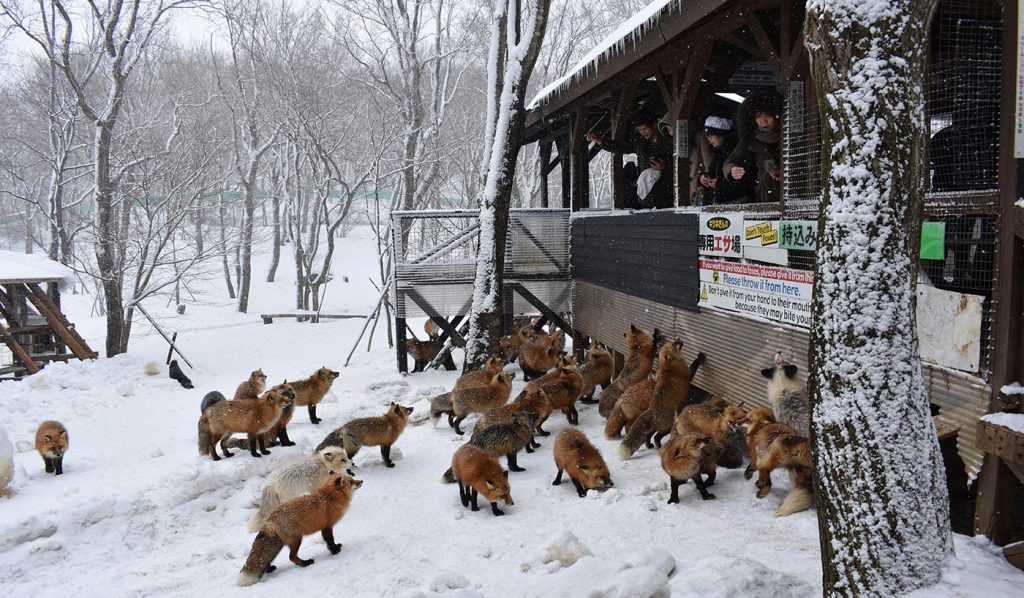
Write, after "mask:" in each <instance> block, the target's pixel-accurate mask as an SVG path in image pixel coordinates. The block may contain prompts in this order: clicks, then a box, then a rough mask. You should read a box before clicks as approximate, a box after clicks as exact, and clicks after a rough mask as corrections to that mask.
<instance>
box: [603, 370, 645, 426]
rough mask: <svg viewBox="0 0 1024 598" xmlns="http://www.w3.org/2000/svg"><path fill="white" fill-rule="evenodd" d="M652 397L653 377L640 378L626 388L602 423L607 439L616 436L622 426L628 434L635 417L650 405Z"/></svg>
mask: <svg viewBox="0 0 1024 598" xmlns="http://www.w3.org/2000/svg"><path fill="white" fill-rule="evenodd" d="M652 398H654V379H652V378H648V379H646V380H641V381H640V382H637V383H636V384H634V385H633V386H630V387H629V388H627V389H626V391H625V392H623V393H622V396H620V397H619V400H618V401H615V407H613V408H612V412H611V413H609V414H608V421H606V422H605V424H604V437H605V438H608V439H609V440H610V439H612V438H618V437H619V434H621V433H622V430H623V428H625V430H626V433H627V434H628V433H629V429H630V428H631V427H633V422H634V421H636V418H638V417H640V414H641V413H643V412H644V411H647V409H648V407H650V406H651V399H652Z"/></svg>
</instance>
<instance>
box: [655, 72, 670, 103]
mask: <svg viewBox="0 0 1024 598" xmlns="http://www.w3.org/2000/svg"><path fill="white" fill-rule="evenodd" d="M654 82H655V83H656V84H657V85H658V91H659V92H661V100H662V101H663V102H665V105H666V106H671V105H672V97H673V96H672V92H670V91H669V90H668V83H667V82H666V81H665V73H664V72H663V71H662V70H661V67H660V66H659V67H658V68H657V69H655V71H654Z"/></svg>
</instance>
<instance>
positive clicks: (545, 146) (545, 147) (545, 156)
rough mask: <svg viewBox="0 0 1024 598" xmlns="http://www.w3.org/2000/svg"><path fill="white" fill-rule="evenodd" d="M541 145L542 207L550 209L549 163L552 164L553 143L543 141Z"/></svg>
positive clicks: (546, 140)
mask: <svg viewBox="0 0 1024 598" xmlns="http://www.w3.org/2000/svg"><path fill="white" fill-rule="evenodd" d="M538 143H539V144H540V207H542V208H546V207H548V173H549V172H551V171H550V170H549V169H548V163H549V162H551V141H550V140H548V139H542V140H540V141H538Z"/></svg>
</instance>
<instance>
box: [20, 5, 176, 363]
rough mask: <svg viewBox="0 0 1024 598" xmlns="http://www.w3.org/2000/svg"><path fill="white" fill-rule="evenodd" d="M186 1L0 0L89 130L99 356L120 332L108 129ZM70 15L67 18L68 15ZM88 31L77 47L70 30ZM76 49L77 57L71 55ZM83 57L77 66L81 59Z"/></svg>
mask: <svg viewBox="0 0 1024 598" xmlns="http://www.w3.org/2000/svg"><path fill="white" fill-rule="evenodd" d="M195 4H196V2H195V1H193V0H151V1H149V2H142V0H130V1H127V2H124V1H118V2H114V3H110V4H107V5H106V6H103V5H98V4H95V3H90V9H89V10H86V11H82V12H81V13H72V12H69V10H68V9H67V7H66V6H65V2H64V1H62V0H51V1H50V2H49V6H47V3H43V2H40V3H39V5H38V8H39V11H38V13H33V12H31V11H28V12H26V11H24V10H22V7H21V6H20V5H19V3H18V2H16V0H0V9H3V14H4V16H5V17H6V18H7V19H9V20H10V21H11V23H12V24H13V25H14V26H15V27H16V28H18V29H20V30H21V31H22V32H23V33H24V34H25V35H27V36H28V37H29V38H30V39H31V40H33V41H34V42H35V43H36V44H37V45H38V47H39V48H40V49H41V50H42V52H43V54H44V55H45V56H46V58H47V60H48V61H49V62H50V63H51V64H53V65H54V66H55V67H56V68H57V69H58V70H59V71H60V73H61V74H62V75H63V77H64V79H65V81H66V82H67V84H68V85H69V87H70V88H71V90H72V92H73V93H74V96H75V100H76V101H77V103H78V107H79V109H80V110H81V112H82V116H83V117H84V118H85V119H86V121H87V122H89V123H90V124H91V125H92V126H93V127H94V128H95V137H94V142H93V148H92V153H93V157H94V169H95V183H94V185H95V190H94V193H95V194H94V198H95V202H96V216H97V222H96V233H97V249H96V262H97V265H98V274H99V276H100V277H101V279H102V285H103V296H104V302H105V303H106V310H107V340H106V353H107V356H108V357H109V356H112V355H116V354H118V353H119V352H120V351H121V349H120V348H121V336H122V333H123V330H124V319H123V314H124V309H123V305H124V303H123V297H122V291H123V288H122V286H123V279H122V278H121V276H120V272H119V270H118V264H117V257H118V252H119V250H120V248H119V247H118V245H117V243H118V240H117V238H116V233H117V227H118V224H119V222H123V215H122V214H121V212H120V210H121V209H122V205H121V202H119V201H118V197H117V183H118V181H117V179H116V175H115V172H114V171H115V169H116V168H117V167H116V166H115V165H114V164H113V163H112V160H111V158H112V155H113V152H114V150H115V147H114V146H115V129H116V127H117V124H118V117H119V115H120V112H121V108H122V104H123V102H124V98H125V93H126V90H127V87H128V83H129V81H130V80H131V75H132V72H133V71H134V69H135V67H136V65H137V64H138V63H139V61H140V60H141V59H142V57H143V56H144V55H145V53H146V51H147V49H148V47H149V45H150V43H151V42H152V41H153V39H154V35H155V34H156V33H157V32H158V31H159V29H160V26H161V24H162V21H163V19H164V17H165V16H166V15H167V13H168V11H170V10H172V9H174V8H177V7H181V6H190V5H195ZM73 14H74V16H72V15H73ZM76 23H77V26H78V28H80V29H82V30H85V31H86V32H88V39H87V40H86V41H85V42H84V45H83V44H79V43H77V42H76V41H75V38H74V36H73V33H72V32H73V30H75V28H76ZM83 54H84V57H83V58H84V60H76V57H79V56H82V55H83ZM82 62H84V64H82ZM93 75H97V76H98V78H99V79H101V82H99V83H98V84H97V86H98V87H99V86H101V87H103V89H102V91H99V90H97V93H91V92H90V89H88V88H87V86H86V84H85V82H86V81H88V80H89V79H90V78H92V77H93Z"/></svg>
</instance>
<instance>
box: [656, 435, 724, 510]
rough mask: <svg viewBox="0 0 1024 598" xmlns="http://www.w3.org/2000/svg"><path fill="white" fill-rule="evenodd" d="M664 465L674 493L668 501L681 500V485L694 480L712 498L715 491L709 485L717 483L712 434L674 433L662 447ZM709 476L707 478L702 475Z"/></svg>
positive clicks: (704, 495) (703, 497)
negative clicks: (709, 490) (709, 488)
mask: <svg viewBox="0 0 1024 598" xmlns="http://www.w3.org/2000/svg"><path fill="white" fill-rule="evenodd" d="M661 468H662V469H664V470H665V473H667V474H668V479H669V483H670V484H671V486H672V493H671V495H670V496H669V499H668V504H673V503H678V502H679V486H681V485H682V484H683V483H685V482H686V480H688V479H692V480H693V483H694V484H696V486H697V491H698V492H700V497H701V498H702V499H704V500H712V499H714V498H715V495H714V494H711V493H710V492H708V486H710V485H712V484H714V483H715V441H714V439H712V438H711V437H710V436H700V435H697V434H686V435H684V436H679V435H677V434H673V435H672V436H671V438H669V440H668V442H666V443H665V445H664V446H662V447H661ZM701 474H705V475H707V479H706V480H705V479H704V478H701Z"/></svg>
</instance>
